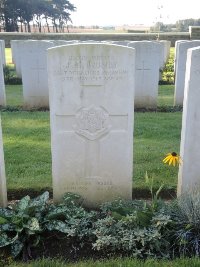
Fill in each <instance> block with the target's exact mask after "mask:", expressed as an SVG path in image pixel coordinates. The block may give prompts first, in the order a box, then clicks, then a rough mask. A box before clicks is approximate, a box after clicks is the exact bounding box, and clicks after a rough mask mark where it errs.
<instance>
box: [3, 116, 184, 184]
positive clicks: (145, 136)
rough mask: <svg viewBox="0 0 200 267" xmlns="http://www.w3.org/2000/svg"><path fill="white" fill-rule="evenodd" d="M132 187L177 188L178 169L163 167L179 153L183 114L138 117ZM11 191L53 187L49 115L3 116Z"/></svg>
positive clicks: (6, 159) (7, 172)
mask: <svg viewBox="0 0 200 267" xmlns="http://www.w3.org/2000/svg"><path fill="white" fill-rule="evenodd" d="M134 125H135V127H134V128H135V130H134V175H133V186H134V187H139V188H142V187H144V185H145V181H144V175H145V172H146V171H147V172H148V175H149V176H153V178H154V185H155V186H156V187H158V186H159V185H160V184H161V183H164V184H165V185H166V187H167V188H175V187H176V184H177V168H174V167H171V166H170V167H169V166H168V165H164V164H163V163H162V159H163V157H164V156H165V154H166V153H168V152H172V151H177V152H179V142H180V131H181V112H171V113H161V112H160V113H156V112H146V113H135V123H134ZM2 129H3V140H4V152H5V163H6V174H7V179H8V189H19V188H33V189H41V188H44V187H45V188H46V187H51V180H52V178H51V153H50V126H49V112H39V111H38V112H27V111H18V112H8V111H6V112H2Z"/></svg>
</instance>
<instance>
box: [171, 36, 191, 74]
mask: <svg viewBox="0 0 200 267" xmlns="http://www.w3.org/2000/svg"><path fill="white" fill-rule="evenodd" d="M186 42H190V41H189V40H178V41H176V42H175V50H174V73H175V76H176V65H177V58H178V51H179V44H180V43H186Z"/></svg>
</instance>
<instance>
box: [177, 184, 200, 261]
mask: <svg viewBox="0 0 200 267" xmlns="http://www.w3.org/2000/svg"><path fill="white" fill-rule="evenodd" d="M172 216H173V221H174V224H175V231H174V234H173V236H174V238H173V247H174V250H176V251H177V253H178V254H179V255H181V256H189V257H190V256H198V257H199V255H200V193H199V188H197V189H196V190H193V191H189V192H187V193H185V194H183V195H182V196H180V197H179V198H178V199H177V200H175V201H174V203H173V207H172Z"/></svg>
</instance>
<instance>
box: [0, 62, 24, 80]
mask: <svg viewBox="0 0 200 267" xmlns="http://www.w3.org/2000/svg"><path fill="white" fill-rule="evenodd" d="M3 72H4V82H5V84H22V79H21V78H19V77H18V76H17V75H16V72H15V70H14V69H13V68H11V67H10V66H4V68H3Z"/></svg>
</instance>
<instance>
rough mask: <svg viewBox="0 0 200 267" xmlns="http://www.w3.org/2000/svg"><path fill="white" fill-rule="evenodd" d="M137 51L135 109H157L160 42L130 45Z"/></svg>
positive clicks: (138, 42)
mask: <svg viewBox="0 0 200 267" xmlns="http://www.w3.org/2000/svg"><path fill="white" fill-rule="evenodd" d="M128 46H129V47H132V48H135V50H136V61H135V64H136V80H135V100H134V101H135V103H134V105H135V108H154V109H155V108H156V107H157V98H158V81H159V68H160V62H161V45H160V44H159V43H158V42H151V41H135V42H130V43H129V44H128Z"/></svg>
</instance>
